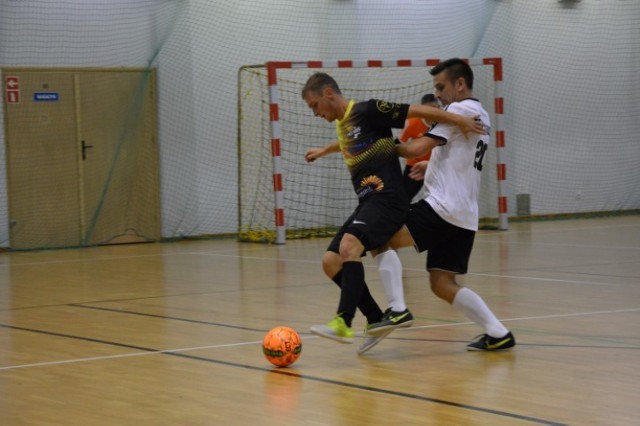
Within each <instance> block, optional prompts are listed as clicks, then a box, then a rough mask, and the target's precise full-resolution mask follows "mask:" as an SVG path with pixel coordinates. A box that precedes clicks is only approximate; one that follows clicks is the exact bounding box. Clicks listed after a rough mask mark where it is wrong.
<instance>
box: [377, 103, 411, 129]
mask: <svg viewBox="0 0 640 426" xmlns="http://www.w3.org/2000/svg"><path fill="white" fill-rule="evenodd" d="M367 109H368V113H369V116H370V117H371V119H372V120H374V121H373V122H374V123H378V125H379V126H380V127H393V128H396V129H402V128H403V127H404V124H405V120H406V119H407V114H408V113H409V104H398V103H395V102H387V101H383V100H380V99H369V102H368V105H367Z"/></svg>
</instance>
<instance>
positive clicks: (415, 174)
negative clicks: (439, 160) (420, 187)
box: [409, 160, 429, 181]
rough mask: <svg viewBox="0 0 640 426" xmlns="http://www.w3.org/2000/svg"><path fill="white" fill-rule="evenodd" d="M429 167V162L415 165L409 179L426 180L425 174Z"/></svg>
mask: <svg viewBox="0 0 640 426" xmlns="http://www.w3.org/2000/svg"><path fill="white" fill-rule="evenodd" d="M427 166H429V162H428V161H426V160H425V161H420V162H418V163H416V164H414V165H413V166H411V171H410V172H409V177H410V178H411V179H413V180H417V181H421V180H424V174H425V173H427Z"/></svg>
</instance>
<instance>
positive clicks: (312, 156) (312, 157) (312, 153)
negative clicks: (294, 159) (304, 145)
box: [304, 148, 324, 163]
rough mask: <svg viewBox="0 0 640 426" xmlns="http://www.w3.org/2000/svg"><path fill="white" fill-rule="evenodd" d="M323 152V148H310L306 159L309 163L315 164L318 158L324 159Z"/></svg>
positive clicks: (305, 155) (305, 156)
mask: <svg viewBox="0 0 640 426" xmlns="http://www.w3.org/2000/svg"><path fill="white" fill-rule="evenodd" d="M323 151H324V149H323V148H309V150H308V151H307V153H306V154H304V159H305V161H306V162H307V163H313V162H314V161H316V160H317V159H318V158H320V157H322V153H323Z"/></svg>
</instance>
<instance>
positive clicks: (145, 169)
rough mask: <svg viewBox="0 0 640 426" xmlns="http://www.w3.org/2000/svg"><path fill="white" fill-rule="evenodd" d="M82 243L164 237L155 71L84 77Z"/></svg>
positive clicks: (81, 101)
mask: <svg viewBox="0 0 640 426" xmlns="http://www.w3.org/2000/svg"><path fill="white" fill-rule="evenodd" d="M78 87H79V93H80V95H79V97H78V99H79V105H80V108H79V122H80V131H79V132H80V135H79V137H80V145H81V147H82V146H83V144H84V158H83V160H82V164H83V167H82V170H83V177H82V179H81V188H80V190H81V194H82V198H83V203H82V204H83V212H82V219H83V222H84V224H85V226H84V227H83V229H84V230H85V232H84V235H83V244H88V245H94V244H109V243H118V242H141V241H149V240H157V239H158V238H160V215H159V210H160V207H159V205H160V197H159V190H158V187H159V181H158V150H157V144H156V109H155V106H156V103H155V72H152V71H148V70H144V71H120V72H110V71H94V72H83V73H81V74H79V84H78Z"/></svg>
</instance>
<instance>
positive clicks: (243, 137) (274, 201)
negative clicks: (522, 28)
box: [238, 58, 508, 244]
mask: <svg viewBox="0 0 640 426" xmlns="http://www.w3.org/2000/svg"><path fill="white" fill-rule="evenodd" d="M439 62H440V60H439V59H426V60H408V59H407V60H393V61H386V60H385V61H379V60H369V61H350V60H340V61H309V62H267V63H266V64H261V65H247V66H243V67H241V68H240V70H239V72H238V204H239V208H238V215H239V217H238V223H239V224H238V235H239V239H240V240H241V241H254V242H270V243H276V244H284V243H285V241H286V240H287V239H293V238H310V237H325V236H331V235H333V234H334V233H335V232H336V230H337V229H338V228H339V227H340V225H342V223H343V222H344V220H346V218H347V217H348V216H349V215H350V214H351V213H352V211H353V209H354V208H355V206H356V203H357V198H356V196H355V194H354V193H353V188H352V186H351V180H350V178H349V173H348V171H347V168H346V166H345V165H344V161H343V159H342V156H341V155H339V154H335V155H329V156H326V157H323V158H321V159H320V160H318V161H316V162H313V163H306V162H305V160H304V154H305V152H306V151H307V150H308V149H309V148H311V147H316V146H323V145H325V144H327V143H328V142H330V141H332V140H335V138H336V136H335V124H333V123H327V122H326V121H324V120H321V119H318V118H316V117H314V116H313V114H312V112H311V110H310V109H309V108H308V106H307V105H306V104H305V102H304V100H303V99H302V96H301V91H302V87H303V86H304V84H305V82H306V80H307V79H308V77H309V76H310V75H311V74H312V73H314V72H318V71H324V72H327V73H329V74H331V75H332V76H333V77H334V78H335V79H336V81H337V82H338V84H339V85H340V89H341V91H342V93H343V95H344V96H345V97H347V98H353V99H357V100H367V99H370V98H378V99H383V100H386V101H391V102H402V103H419V102H420V99H421V98H422V96H423V95H424V94H425V93H432V92H433V91H434V90H433V84H432V76H431V75H430V74H429V70H430V69H431V68H432V67H433V66H435V65H436V64H438V63H439ZM467 62H468V63H469V64H470V65H471V68H472V70H473V72H474V87H473V91H474V96H475V97H476V98H478V99H479V100H480V101H481V102H482V104H483V106H484V108H485V109H486V110H487V112H488V113H489V115H490V117H491V123H492V131H491V135H490V136H491V143H490V149H489V150H488V153H487V154H486V155H485V163H484V164H485V168H484V171H483V178H482V187H481V194H480V217H481V219H480V225H481V227H482V228H494V229H496V228H497V229H507V227H508V224H507V197H506V194H505V193H504V181H505V179H506V165H505V163H504V161H503V157H504V155H503V154H502V151H503V149H504V147H505V134H504V129H503V127H502V121H503V120H502V116H503V113H504V101H503V96H502V60H501V58H470V59H467ZM399 131H400V129H398V132H399ZM399 161H402V160H399Z"/></svg>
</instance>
